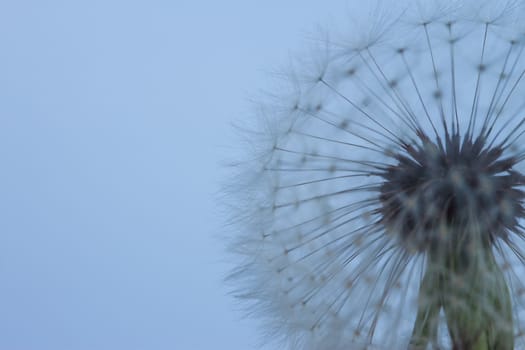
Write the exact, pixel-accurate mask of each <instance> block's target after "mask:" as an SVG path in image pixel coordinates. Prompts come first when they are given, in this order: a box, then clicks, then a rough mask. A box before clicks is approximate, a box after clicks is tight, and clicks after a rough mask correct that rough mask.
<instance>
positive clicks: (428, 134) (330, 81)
mask: <svg viewBox="0 0 525 350" xmlns="http://www.w3.org/2000/svg"><path fill="white" fill-rule="evenodd" d="M387 3H388V1H378V2H377V3H376V4H377V6H372V10H370V11H368V12H367V13H366V15H365V16H362V17H359V15H358V14H357V13H352V14H353V15H354V17H357V18H361V19H363V18H365V19H366V20H361V21H357V22H355V21H352V20H351V19H349V18H345V19H344V21H345V23H347V24H348V25H347V26H346V27H347V29H345V31H342V32H341V33H339V34H337V35H332V36H331V35H326V36H323V38H322V40H319V41H318V42H317V44H318V48H317V49H316V50H315V49H314V50H310V51H307V53H306V54H304V55H300V59H298V61H297V62H296V63H295V64H294V65H293V66H292V68H290V69H289V70H288V73H287V74H281V75H280V76H279V77H280V78H281V80H280V81H281V83H282V82H284V83H285V84H288V85H289V86H288V87H286V88H284V89H283V88H282V85H280V86H279V87H280V88H279V89H277V88H276V89H275V90H273V91H271V92H270V93H268V94H267V96H266V97H265V98H264V99H263V102H262V103H260V104H259V105H258V107H257V112H258V116H259V118H257V123H258V124H256V125H254V126H253V128H252V129H253V130H252V131H249V132H247V131H246V132H242V134H243V135H245V136H246V142H245V143H244V144H243V148H244V149H245V150H246V157H245V158H246V159H245V160H243V161H241V162H239V163H238V166H236V167H235V172H236V173H235V174H234V175H233V176H232V178H231V180H230V185H229V187H228V189H227V190H228V196H229V201H228V202H231V203H233V204H232V205H231V207H232V208H231V211H232V219H231V221H232V223H233V225H232V230H234V231H235V237H234V238H233V239H231V242H230V246H231V250H232V251H233V252H234V253H235V256H236V257H237V258H238V259H239V260H238V265H237V266H238V268H237V269H236V270H235V271H234V272H233V273H232V276H231V278H230V281H231V283H233V284H234V286H235V287H234V288H235V293H236V295H237V296H239V297H240V298H242V299H244V300H245V301H246V302H247V305H250V306H249V310H250V312H251V314H252V315H255V316H257V317H258V318H259V319H261V320H262V322H263V323H264V324H263V327H262V328H263V329H264V330H265V331H266V333H265V334H266V335H267V337H268V338H271V340H275V341H277V342H280V343H282V344H286V347H287V348H290V349H312V350H314V349H335V350H337V349H349V348H351V349H385V348H389V349H407V347H408V344H409V343H412V342H413V341H416V342H417V341H419V339H415V338H414V329H415V328H417V322H419V321H418V320H419V311H420V310H421V308H422V307H423V308H424V307H428V308H430V307H431V306H432V305H435V304H436V305H438V309H437V311H435V312H434V313H435V318H436V321H435V325H434V324H433V326H435V333H436V334H435V335H432V336H428V337H427V338H428V339H424V341H425V342H428V346H429V347H430V348H433V349H434V348H437V347H438V346H441V348H444V349H447V348H452V346H455V347H456V348H461V347H460V346H467V345H466V344H468V342H470V341H474V340H473V339H470V338H469V337H468V336H465V335H464V334H462V331H464V329H465V324H463V323H462V321H461V319H462V318H461V317H462V316H463V315H464V314H465V313H468V312H470V311H468V310H475V312H476V315H478V318H479V320H481V321H480V322H478V323H479V324H478V323H476V324H475V325H474V326H475V327H481V328H480V329H483V327H485V325H484V324H483V322H482V321H483V320H488V319H490V320H497V322H498V324H499V325H500V326H499V327H500V330H501V332H502V333H505V332H506V333H509V334H511V338H512V341H513V344H514V348H516V349H525V341H524V339H523V338H524V334H525V324H524V322H525V299H524V298H525V293H524V292H523V291H524V290H525V282H524V280H523V277H522V276H524V275H525V268H524V265H525V246H524V244H525V242H524V240H525V232H524V228H523V219H524V216H525V209H524V207H523V201H524V198H525V192H524V191H523V190H524V185H525V183H524V182H525V177H524V176H523V174H524V173H525V168H524V164H523V162H524V160H525V146H524V145H525V99H524V98H523V96H525V53H524V51H525V45H524V44H525V42H524V41H523V38H524V37H525V36H524V33H525V30H524V29H525V27H524V26H523V24H522V23H521V22H520V21H518V19H519V18H525V17H524V15H525V11H524V8H523V7H524V4H523V2H522V1H512V0H507V1H486V2H483V3H482V4H480V3H479V2H475V3H474V1H463V0H460V1H415V2H410V4H409V5H407V6H406V7H404V8H402V9H401V10H399V11H397V10H396V11H392V12H391V13H389V11H388V9H389V8H388V6H386V5H385V4H387ZM366 28H367V29H366ZM282 78H284V79H282ZM500 272H501V273H500ZM500 275H501V276H503V277H501V276H500ZM429 281H430V283H429ZM436 281H439V283H438V282H436ZM425 289H428V291H426V292H424V291H425ZM449 290H451V291H453V292H448V291H449ZM422 291H423V292H422ZM507 295H509V298H508V299H510V302H511V305H510V304H509V303H505V300H507ZM473 300H474V301H476V302H475V303H473V302H472V301H473ZM494 300H502V302H501V303H500V304H501V305H500V304H498V303H497V302H494ZM429 305H430V306H429ZM502 310H504V311H505V312H506V311H508V312H509V313H510V314H511V315H510V316H508V315H506V314H504V313H503V316H507V317H503V316H502ZM472 312H474V311H472ZM509 320H510V321H509ZM415 325H416V327H415ZM474 326H473V327H474ZM485 328H486V327H485ZM473 332H474V333H475V331H473ZM496 338H497V337H495V338H494V339H495V340H491V341H493V342H494V344H498V343H497V341H499V340H498V339H496ZM491 339H492V338H491ZM461 342H462V343H461ZM494 346H496V345H494ZM496 348H497V347H496Z"/></svg>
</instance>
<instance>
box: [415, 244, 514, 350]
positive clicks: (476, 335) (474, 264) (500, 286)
mask: <svg viewBox="0 0 525 350" xmlns="http://www.w3.org/2000/svg"><path fill="white" fill-rule="evenodd" d="M478 238H479V237H478ZM454 241H455V242H456V243H458V241H456V240H454ZM472 241H478V240H475V239H474V240H472ZM472 241H471V242H470V243H469V245H467V244H465V243H464V242H463V243H462V244H457V245H454V246H455V247H456V249H453V248H452V249H450V247H449V249H446V250H445V249H443V248H439V249H436V251H434V252H431V253H430V254H429V258H428V262H427V268H426V271H425V276H424V277H423V280H422V282H421V285H420V290H419V300H418V312H417V317H416V321H415V324H414V329H413V332H412V337H411V341H410V347H409V349H410V350H416V349H418V350H419V349H426V348H427V345H428V344H431V345H432V348H435V344H437V333H438V320H439V313H440V311H441V308H442V310H443V311H444V314H445V320H446V325H447V328H448V331H449V334H450V338H451V341H452V346H453V347H452V349H453V350H491V349H498V350H512V349H514V336H513V320H512V305H511V298H510V293H509V290H508V287H507V284H506V282H505V277H504V275H503V271H502V270H501V269H500V268H499V266H498V264H497V262H496V259H495V257H494V253H493V251H492V248H491V246H490V245H486V244H473V243H472ZM449 243H450V242H449ZM457 247H459V248H457Z"/></svg>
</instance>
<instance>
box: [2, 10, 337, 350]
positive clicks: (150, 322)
mask: <svg viewBox="0 0 525 350" xmlns="http://www.w3.org/2000/svg"><path fill="white" fill-rule="evenodd" d="M344 3H345V1H333V2H331V3H330V5H331V6H332V7H327V6H326V5H323V4H322V3H321V2H317V1H304V0H302V1H299V0H291V1H286V2H284V1H277V0H271V1H264V2H262V1H241V0H239V1H183V0H174V1H160V0H150V1H145V0H144V1H119V0H109V1H102V0H95V1H57V0H50V1H25V0H17V1H2V2H0V350H3V349H6V350H7V349H9V350H17V349H21V350H42V349H55V350H60V349H72V350H75V349H98V350H103V349H129V350H132V349H177V350H179V349H180V350H185V349H192V350H193V349H229V350H235V349H239V350H240V349H252V348H254V347H255V345H256V344H257V343H258V342H259V340H260V338H258V333H257V330H256V323H255V322H253V321H249V320H243V319H242V313H240V312H238V311H234V310H235V309H236V306H235V303H234V302H233V301H232V299H231V298H230V297H229V296H228V295H227V293H228V288H226V287H224V286H223V283H222V278H223V277H224V275H225V274H226V272H227V271H228V268H229V265H228V264H227V263H226V261H227V260H228V257H227V256H225V254H224V247H223V245H222V242H221V241H220V239H219V238H218V234H219V235H220V234H224V233H225V232H224V229H223V225H222V222H223V221H224V217H223V216H222V214H220V210H218V208H217V201H216V200H215V199H214V198H216V197H217V196H216V194H217V191H218V188H219V184H220V182H221V180H223V179H224V177H225V176H227V170H225V169H224V167H222V166H221V160H223V159H225V158H228V156H229V152H230V150H231V149H232V148H230V147H233V148H235V147H236V144H235V141H233V140H234V137H233V132H232V130H231V127H230V123H231V122H232V121H235V120H243V119H245V118H252V115H251V110H252V109H251V106H250V103H249V102H248V97H250V96H251V95H252V94H253V93H256V92H257V91H258V89H259V88H260V87H264V86H265V84H266V83H265V81H266V78H265V77H266V76H267V72H266V70H271V69H272V68H276V67H279V66H281V65H282V64H285V63H286V62H287V59H288V54H289V52H290V49H295V48H302V47H303V46H304V45H303V44H304V41H305V36H307V35H306V33H308V31H309V30H310V29H312V28H314V26H315V24H316V23H317V22H320V23H323V19H326V18H328V17H327V16H328V15H329V14H330V13H334V12H337V11H340V10H342V9H344V5H343V4H344ZM324 23H326V22H324Z"/></svg>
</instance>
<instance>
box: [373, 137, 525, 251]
mask: <svg viewBox="0 0 525 350" xmlns="http://www.w3.org/2000/svg"><path fill="white" fill-rule="evenodd" d="M503 153H504V148H503V147H502V146H492V145H490V146H489V145H487V144H486V141H485V139H484V138H483V137H477V138H475V139H473V138H471V137H468V136H465V137H464V138H462V137H460V135H459V134H454V135H451V136H449V137H447V139H446V140H445V142H444V144H443V143H442V142H441V141H440V140H438V141H437V142H433V141H431V140H430V139H429V138H428V137H427V136H426V135H425V134H423V133H420V135H419V142H417V144H405V145H404V147H403V148H402V150H401V151H400V152H398V153H396V154H394V155H393V158H394V159H395V165H391V166H388V167H385V168H384V169H382V170H383V172H382V175H381V176H382V178H383V183H382V185H381V187H380V194H379V199H380V202H381V208H380V214H381V218H382V222H383V224H384V226H385V228H386V230H387V232H388V233H390V234H393V235H395V236H397V237H398V238H399V239H400V240H401V241H402V242H403V243H404V244H405V245H406V246H407V247H408V248H411V249H417V250H419V251H426V250H428V249H429V248H431V247H432V246H433V245H435V244H439V243H451V242H454V241H465V242H467V241H468V239H469V237H468V235H471V234H474V233H476V234H477V235H478V236H481V237H482V239H483V241H484V242H486V243H487V244H490V243H492V242H493V241H494V239H495V238H497V237H502V238H505V237H507V235H508V233H509V231H513V230H515V229H517V225H518V219H520V218H523V217H524V216H525V211H524V208H523V206H522V201H523V199H524V197H525V193H524V192H523V191H522V190H521V189H520V187H521V186H523V185H524V184H525V177H524V176H523V175H522V174H521V173H519V172H517V171H515V170H513V166H514V165H515V164H516V163H517V162H518V160H517V159H516V158H515V157H512V156H507V157H505V156H503ZM460 232H461V234H462V235H467V236H463V237H460V236H459V233H460Z"/></svg>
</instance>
